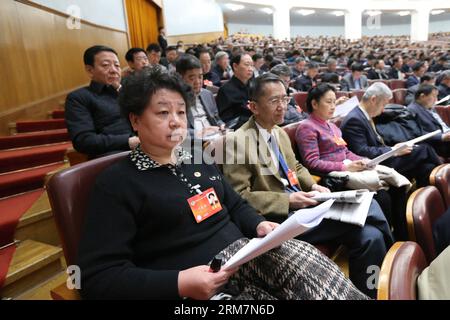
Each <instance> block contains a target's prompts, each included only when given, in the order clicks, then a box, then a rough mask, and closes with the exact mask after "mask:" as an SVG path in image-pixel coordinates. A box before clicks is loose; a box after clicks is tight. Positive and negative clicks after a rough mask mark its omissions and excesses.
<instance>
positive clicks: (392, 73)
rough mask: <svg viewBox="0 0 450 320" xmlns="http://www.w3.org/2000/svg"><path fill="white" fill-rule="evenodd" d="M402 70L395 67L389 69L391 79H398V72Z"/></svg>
mask: <svg viewBox="0 0 450 320" xmlns="http://www.w3.org/2000/svg"><path fill="white" fill-rule="evenodd" d="M399 71H400V72H402V71H401V70H398V69H395V68H394V67H392V68H391V70H389V73H388V76H389V79H398V72H399Z"/></svg>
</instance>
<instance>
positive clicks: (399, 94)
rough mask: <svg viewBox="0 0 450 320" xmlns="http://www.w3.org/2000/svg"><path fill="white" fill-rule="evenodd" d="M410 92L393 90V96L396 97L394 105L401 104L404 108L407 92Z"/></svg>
mask: <svg viewBox="0 0 450 320" xmlns="http://www.w3.org/2000/svg"><path fill="white" fill-rule="evenodd" d="M407 91H408V90H407V89H395V90H392V95H393V96H394V97H393V99H394V103H396V104H401V105H402V106H404V105H405V97H406V92H407Z"/></svg>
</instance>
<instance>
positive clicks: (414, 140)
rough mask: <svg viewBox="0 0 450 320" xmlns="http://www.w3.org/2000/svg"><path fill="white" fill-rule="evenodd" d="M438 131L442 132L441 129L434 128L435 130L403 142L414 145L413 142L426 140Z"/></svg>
mask: <svg viewBox="0 0 450 320" xmlns="http://www.w3.org/2000/svg"><path fill="white" fill-rule="evenodd" d="M438 133H442V131H441V130H436V131H433V132H430V133H427V134H424V135H423V136H420V137H417V138H415V139H412V140H409V141H406V142H405V143H406V145H408V146H412V145H415V144H417V143H419V142H422V141H424V140H427V139H429V138H431V137H432V136H435V135H437V134H438Z"/></svg>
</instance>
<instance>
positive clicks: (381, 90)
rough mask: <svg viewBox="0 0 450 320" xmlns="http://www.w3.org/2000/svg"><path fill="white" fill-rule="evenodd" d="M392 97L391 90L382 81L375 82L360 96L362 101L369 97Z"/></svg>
mask: <svg viewBox="0 0 450 320" xmlns="http://www.w3.org/2000/svg"><path fill="white" fill-rule="evenodd" d="M373 96H375V97H377V98H387V99H392V96H393V95H392V91H391V89H389V87H388V86H387V85H385V84H384V83H383V82H375V83H374V84H372V85H371V86H370V87H369V88H367V90H366V92H365V93H364V95H363V97H362V101H368V100H369V99H370V98H371V97H373Z"/></svg>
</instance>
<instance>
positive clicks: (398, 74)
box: [388, 56, 405, 80]
mask: <svg viewBox="0 0 450 320" xmlns="http://www.w3.org/2000/svg"><path fill="white" fill-rule="evenodd" d="M402 65H403V59H402V57H400V56H396V57H395V58H394V59H392V67H391V70H390V71H389V73H388V76H389V79H398V80H403V79H405V74H404V73H403V71H402Z"/></svg>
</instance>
